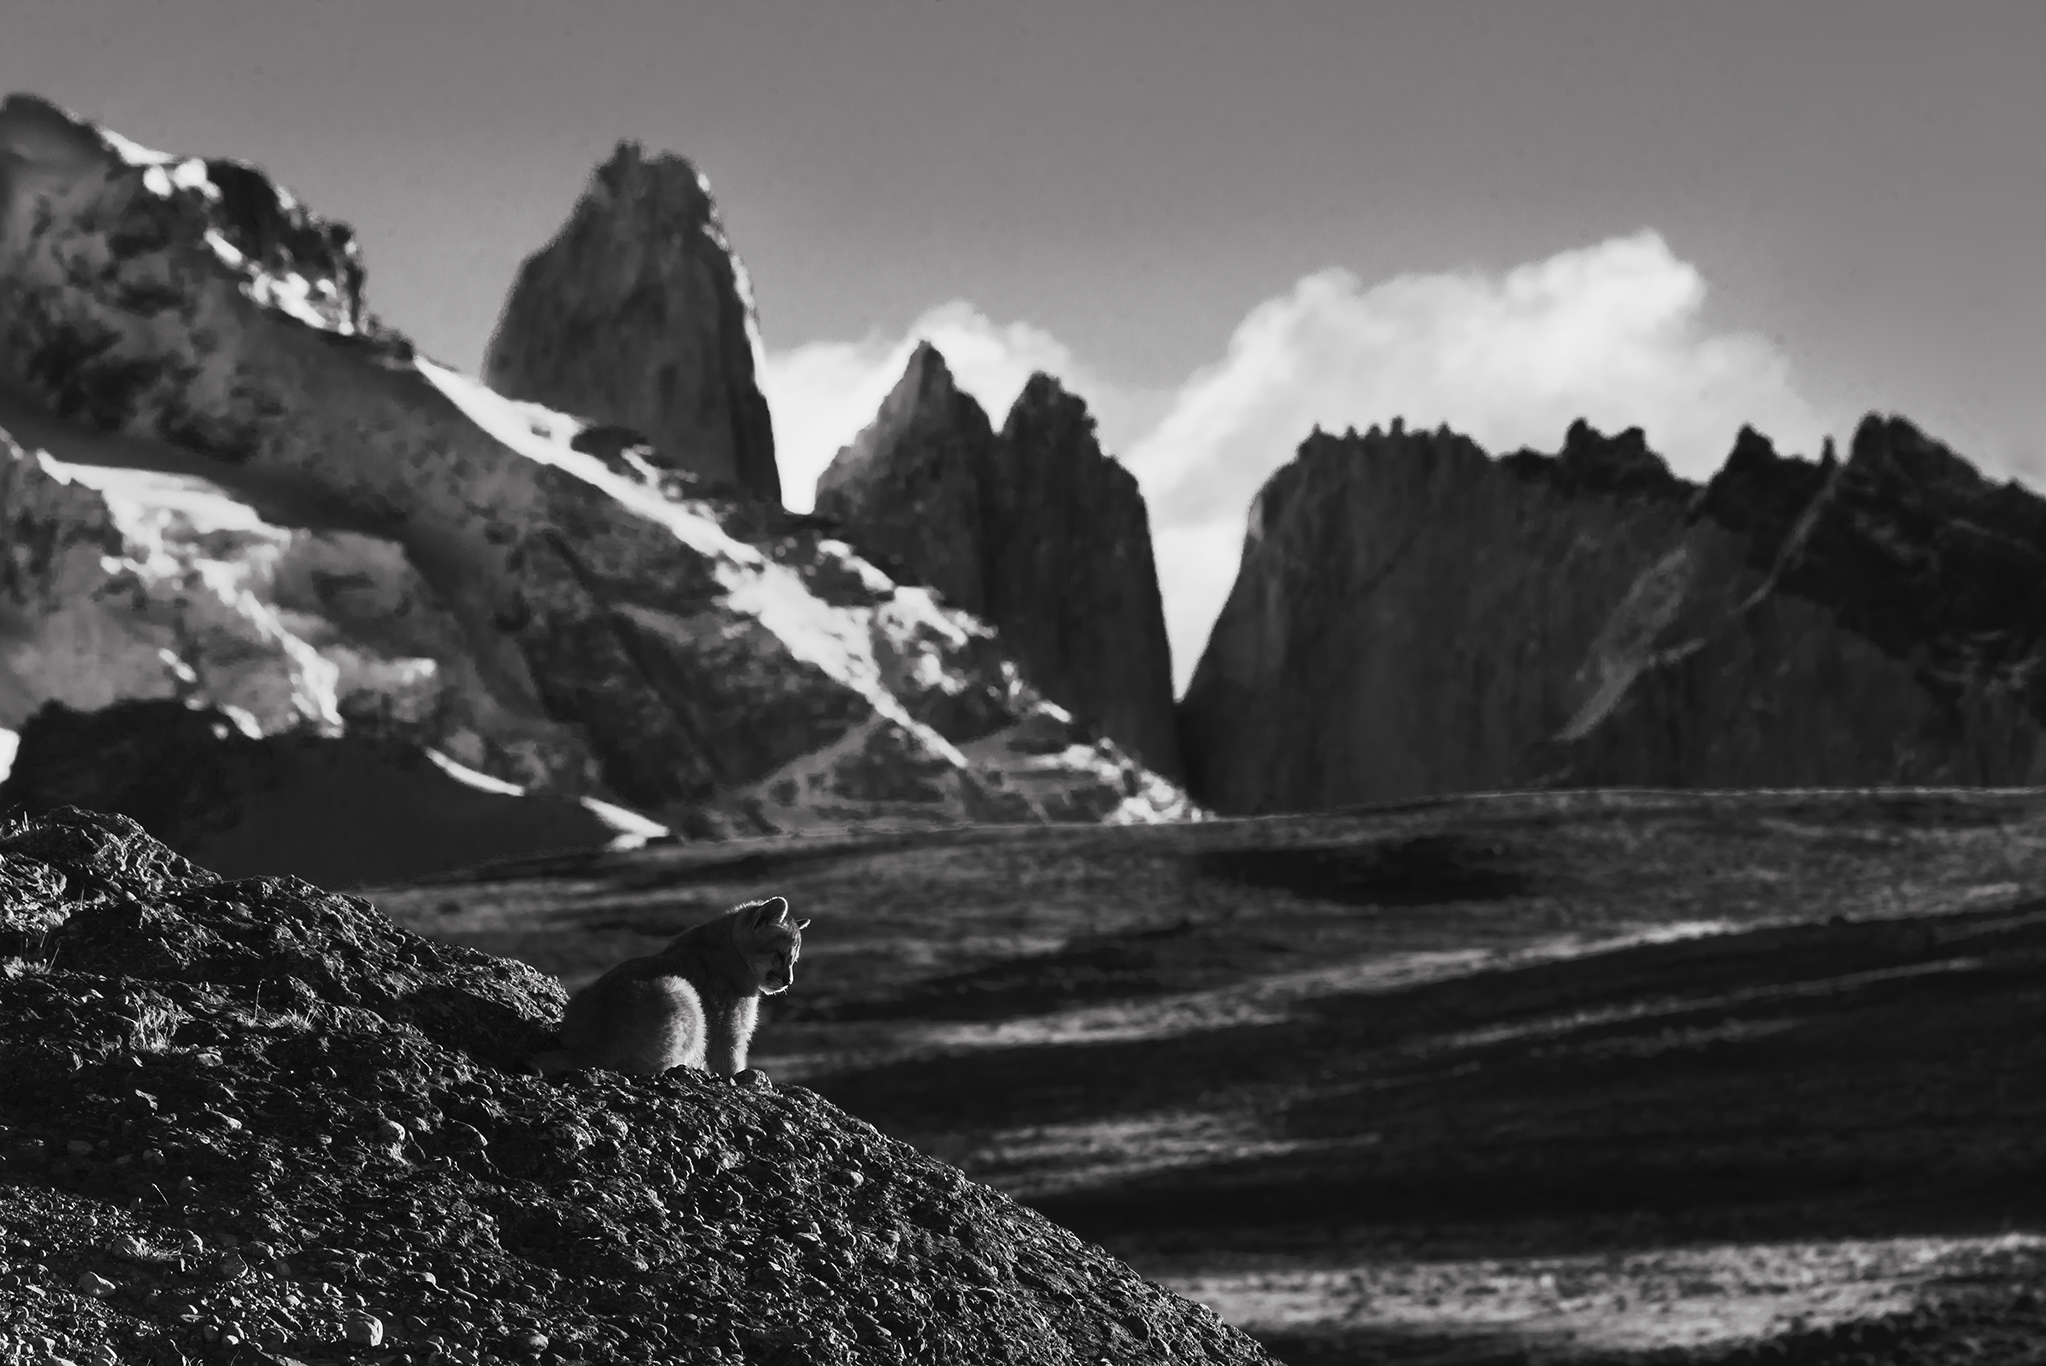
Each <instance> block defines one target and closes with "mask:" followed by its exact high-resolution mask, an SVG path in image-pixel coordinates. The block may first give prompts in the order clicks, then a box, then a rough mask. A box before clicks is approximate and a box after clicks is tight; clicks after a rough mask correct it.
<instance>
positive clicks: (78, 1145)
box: [64, 1138, 92, 1157]
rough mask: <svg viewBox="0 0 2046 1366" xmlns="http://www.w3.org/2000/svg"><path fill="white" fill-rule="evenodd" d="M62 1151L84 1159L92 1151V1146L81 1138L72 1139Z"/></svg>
mask: <svg viewBox="0 0 2046 1366" xmlns="http://www.w3.org/2000/svg"><path fill="white" fill-rule="evenodd" d="M64 1151H66V1152H68V1153H70V1154H71V1155H72V1156H73V1157H84V1156H86V1155H87V1154H89V1153H90V1152H91V1151H92V1144H91V1143H90V1142H88V1141H87V1140H85V1139H82V1138H74V1139H72V1140H71V1141H70V1142H69V1143H66V1144H65V1145H64Z"/></svg>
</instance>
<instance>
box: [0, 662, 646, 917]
mask: <svg viewBox="0 0 2046 1366" xmlns="http://www.w3.org/2000/svg"><path fill="white" fill-rule="evenodd" d="M66 806H89V807H91V808H92V809H94V810H98V811H111V812H118V813H119V814H121V815H123V816H127V817H130V818H132V819H133V820H135V821H137V822H139V823H140V824H141V825H142V827H143V829H145V830H147V831H148V832H149V833H150V834H151V835H153V836H155V837H156V838H157V839H160V840H162V841H163V842H164V843H165V844H168V845H170V846H171V847H172V848H174V849H176V850H177V851H178V852H179V853H181V854H183V855H184V856H185V857H187V858H190V859H192V860H194V861H196V862H200V863H203V864H205V865H206V866H208V867H210V868H214V869H217V870H218V871H219V872H220V873H221V874H222V876H225V877H255V876H260V875H265V874H271V875H283V874H287V873H290V874H296V875H297V876H299V877H303V878H307V879H309V880H316V881H318V882H321V883H324V884H325V885H327V886H333V887H365V886H378V885H389V884H393V883H399V882H410V881H413V880H415V879H418V878H424V877H433V876H436V875H438V874H442V873H448V872H453V871H455V870H456V869H460V868H468V867H472V866H474V865H476V864H479V863H486V862H489V861H491V860H495V859H504V858H512V857H516V856H523V855H532V854H542V853H549V852H552V853H566V852H569V851H572V850H578V849H597V848H604V847H609V846H619V845H623V844H627V843H631V842H633V841H635V840H644V839H645V838H647V837H648V836H650V835H654V834H657V833H662V832H661V828H660V827H659V826H657V825H653V824H652V823H651V822H644V821H642V822H634V821H633V820H632V819H631V818H630V817H629V816H628V815H626V813H624V812H620V811H617V810H615V809H610V808H606V807H604V806H603V805H602V804H600V803H596V802H591V801H588V800H587V799H585V800H584V801H576V800H574V799H572V798H568V797H552V796H548V795H546V794H544V793H537V794H531V795H528V794H525V793H522V792H520V791H519V790H518V789H516V788H513V787H510V786H508V785H506V784H501V783H492V782H490V781H489V780H488V779H484V778H482V777H481V775H478V774H474V773H471V772H469V771H467V770H464V769H463V768H461V767H460V766H459V765H457V764H454V763H453V762H452V761H450V760H448V759H445V758H443V757H441V756H439V755H437V754H435V753H434V752H433V751H431V750H423V749H421V748H419V747H418V746H417V745H410V744H405V743H403V742H400V741H393V740H389V739H383V738H379V737H377V736H375V735H373V734H370V733H368V732H367V731H363V730H352V731H349V732H347V733H345V734H341V735H323V734H320V733H319V732H317V731H309V730H299V731H288V732H285V733H282V734H274V735H250V734H247V733H245V732H244V731H243V730H242V729H241V728H240V726H239V725H238V724H237V723H236V721H235V719H234V718H233V717H232V716H230V715H228V714H227V713H224V712H221V711H218V710H215V709H213V708H194V707H187V706H185V705H184V704H183V703H181V702H174V701H146V702H117V703H115V704H114V705H112V706H110V707H104V708H101V709H100V710H98V711H86V712H81V711H73V710H71V709H70V708H69V707H66V706H63V705H62V704H60V703H54V702H53V703H50V704H49V705H47V706H45V707H44V708H43V709H42V710H41V711H38V712H37V713H36V714H35V715H34V716H32V717H30V718H29V721H28V723H27V725H26V726H24V727H23V729H22V732H21V743H20V748H19V750H18V751H17V752H16V754H15V756H14V764H13V768H12V770H11V771H10V772H9V773H8V775H7V778H6V780H5V781H4V782H0V811H11V812H18V813H26V814H28V815H31V816H38V815H42V814H45V813H47V812H50V811H54V810H57V809H59V808H61V807H66Z"/></svg>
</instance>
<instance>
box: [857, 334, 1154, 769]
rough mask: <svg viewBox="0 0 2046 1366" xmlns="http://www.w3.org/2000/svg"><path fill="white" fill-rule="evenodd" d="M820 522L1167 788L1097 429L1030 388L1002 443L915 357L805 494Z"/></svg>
mask: <svg viewBox="0 0 2046 1366" xmlns="http://www.w3.org/2000/svg"><path fill="white" fill-rule="evenodd" d="M817 510H818V512H819V513H821V514H823V515H825V516H828V517H832V518H834V519H836V520H838V521H840V522H842V523H843V524H844V525H845V527H846V528H847V531H848V534H849V535H850V536H851V538H852V539H853V540H854V541H855V542H856V543H857V544H859V545H860V546H861V547H863V548H864V547H866V546H869V545H871V546H872V547H874V549H875V550H876V552H877V553H879V554H880V555H883V556H886V557H887V558H889V559H891V560H894V561H897V562H899V563H901V564H903V565H905V566H907V568H908V569H909V571H910V572H911V573H913V574H914V575H915V576H916V577H918V578H920V579H922V580H923V581H924V582H926V583H928V584H930V585H931V586H932V587H933V588H936V589H937V590H938V591H939V592H940V593H942V594H944V595H945V597H946V599H947V601H948V602H950V603H952V604H953V605H954V606H957V607H960V608H963V609H965V610H967V611H970V612H973V613H975V614H977V615H979V616H982V617H984V618H985V619H987V620H988V621H989V622H991V623H992V624H993V625H994V627H995V629H996V631H997V632H998V633H999V634H1000V636H1001V639H1002V642H1003V644H1004V645H1005V646H1006V647H1007V648H1008V650H1009V651H1010V652H1011V653H1012V654H1013V655H1014V657H1015V658H1016V659H1017V661H1018V662H1019V663H1020V664H1021V666H1022V668H1023V671H1024V673H1025V675H1026V676H1028V677H1029V679H1030V680H1031V682H1032V683H1033V684H1035V685H1036V686H1038V687H1039V688H1041V689H1042V690H1043V691H1044V692H1045V694H1046V695H1047V696H1048V697H1050V698H1051V699H1052V700H1053V701H1055V702H1057V703H1059V704H1060V705H1061V706H1064V707H1066V708H1068V709H1069V710H1071V711H1072V712H1073V713H1074V714H1075V715H1077V716H1079V717H1081V718H1084V719H1087V720H1090V721H1092V722H1093V723H1095V724H1097V725H1099V726H1100V728H1101V730H1102V732H1103V733H1104V734H1106V735H1107V736H1109V738H1111V739H1113V740H1115V741H1116V742H1117V743H1118V744H1120V745H1122V746H1124V747H1125V748H1127V749H1129V750H1131V751H1133V752H1134V753H1135V754H1136V755H1137V756H1138V757H1139V758H1140V759H1142V760H1143V762H1144V763H1145V764H1146V766H1148V767H1149V768H1151V769H1152V770H1153V771H1155V772H1158V773H1162V774H1166V775H1168V776H1171V775H1176V774H1177V773H1178V771H1179V752H1178V749H1179V741H1178V735H1177V731H1176V726H1175V723H1174V720H1173V713H1172V659H1171V647H1170V644H1169V643H1168V641H1167V640H1166V636H1165V615H1164V608H1163V605H1162V603H1161V601H1160V598H1159V593H1158V573H1157V566H1156V562H1155V560H1154V559H1153V557H1152V553H1151V527H1150V517H1149V515H1148V513H1147V512H1146V510H1145V507H1144V499H1143V495H1142V494H1141V493H1140V492H1139V491H1138V489H1137V482H1136V479H1135V478H1134V477H1133V476H1132V475H1131V474H1130V473H1129V471H1128V470H1126V469H1124V468H1123V467H1122V465H1120V464H1119V463H1117V462H1116V461H1114V460H1112V459H1110V458H1109V457H1107V456H1106V455H1104V454H1102V451H1101V447H1100V445H1099V444H1098V443H1097V442H1096V440H1095V437H1094V419H1093V418H1092V417H1091V416H1090V415H1089V414H1088V412H1087V406H1086V404H1085V403H1084V402H1082V401H1081V400H1080V399H1079V398H1077V397H1075V396H1074V395H1071V394H1068V393H1067V392H1065V390H1064V389H1062V388H1061V387H1060V386H1059V383H1058V381H1057V380H1055V379H1053V378H1051V377H1050V376H1049V375H1044V374H1037V375H1033V376H1031V378H1030V381H1029V383H1027V384H1026V385H1025V386H1024V388H1023V392H1022V393H1021V394H1020V395H1018V396H1017V399H1016V403H1015V405H1014V407H1012V408H1011V409H1010V412H1009V416H1008V420H1007V422H1005V423H1004V424H1003V428H1002V430H1001V432H1000V433H999V434H996V433H994V432H992V431H991V430H990V428H989V425H988V419H987V415H986V414H985V413H984V412H983V411H982V410H981V407H980V405H979V404H977V403H975V402H974V401H973V399H972V398H970V397H968V396H966V395H964V394H961V393H960V392H959V391H958V389H957V387H956V386H955V385H954V384H953V382H952V377H951V374H950V372H949V371H948V370H947V369H946V368H945V362H944V360H943V358H942V357H941V356H939V354H938V352H937V351H936V350H935V349H934V348H932V347H931V346H930V345H929V344H928V343H925V344H923V345H921V346H919V347H918V348H917V351H916V353H915V355H913V356H912V357H911V358H910V363H909V368H908V370H907V371H906V372H905V373H904V375H903V377H902V380H901V382H900V383H898V384H897V385H896V387H895V389H894V391H893V392H892V393H890V394H889V396H888V398H887V401H886V402H885V403H883V404H882V407H881V412H880V415H879V416H878V417H877V418H876V419H875V420H874V423H873V425H872V426H870V427H868V428H867V430H865V431H863V432H862V433H860V435H859V437H858V439H856V440H855V441H854V442H853V444H852V445H850V446H848V447H846V448H845V449H844V450H842V451H840V452H839V454H838V457H837V458H836V459H835V460H833V461H832V463H831V466H830V468H829V469H827V470H826V471H825V473H824V475H823V477H822V478H821V479H820V480H819V481H818V485H817Z"/></svg>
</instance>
